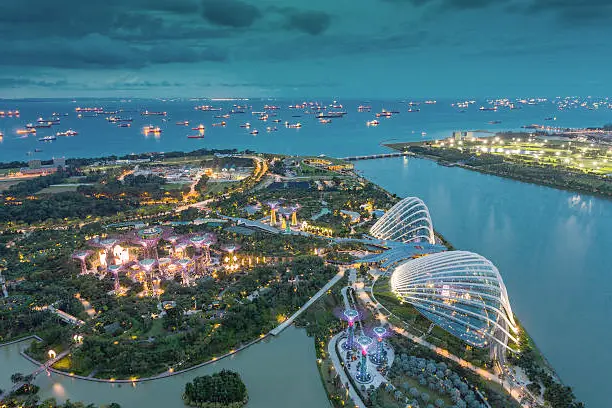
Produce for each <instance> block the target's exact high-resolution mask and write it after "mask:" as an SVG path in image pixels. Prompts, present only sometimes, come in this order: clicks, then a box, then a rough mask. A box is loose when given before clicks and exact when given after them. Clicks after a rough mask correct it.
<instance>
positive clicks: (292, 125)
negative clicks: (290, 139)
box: [285, 122, 302, 129]
mask: <svg viewBox="0 0 612 408" xmlns="http://www.w3.org/2000/svg"><path fill="white" fill-rule="evenodd" d="M285 127H287V128H288V129H299V128H301V127H302V124H301V123H300V122H297V123H289V122H285Z"/></svg>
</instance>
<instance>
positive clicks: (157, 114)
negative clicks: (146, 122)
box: [140, 110, 167, 116]
mask: <svg viewBox="0 0 612 408" xmlns="http://www.w3.org/2000/svg"><path fill="white" fill-rule="evenodd" d="M140 114H141V115H142V116H166V115H167V113H166V112H152V111H149V110H146V111H144V112H140Z"/></svg>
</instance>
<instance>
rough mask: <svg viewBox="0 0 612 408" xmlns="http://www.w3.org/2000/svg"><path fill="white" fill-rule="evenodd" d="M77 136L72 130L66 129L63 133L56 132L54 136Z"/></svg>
mask: <svg viewBox="0 0 612 408" xmlns="http://www.w3.org/2000/svg"><path fill="white" fill-rule="evenodd" d="M78 134H79V132H77V131H75V130H72V129H68V130H67V131H65V132H57V133H56V134H55V135H56V136H76V135H78Z"/></svg>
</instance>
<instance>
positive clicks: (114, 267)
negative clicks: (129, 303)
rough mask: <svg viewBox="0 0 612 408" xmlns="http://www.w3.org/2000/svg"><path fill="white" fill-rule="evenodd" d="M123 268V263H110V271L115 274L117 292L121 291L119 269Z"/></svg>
mask: <svg viewBox="0 0 612 408" xmlns="http://www.w3.org/2000/svg"><path fill="white" fill-rule="evenodd" d="M121 269H123V265H110V266H109V267H108V271H109V272H110V273H112V274H113V280H114V282H115V294H117V293H118V292H119V271H120V270H121Z"/></svg>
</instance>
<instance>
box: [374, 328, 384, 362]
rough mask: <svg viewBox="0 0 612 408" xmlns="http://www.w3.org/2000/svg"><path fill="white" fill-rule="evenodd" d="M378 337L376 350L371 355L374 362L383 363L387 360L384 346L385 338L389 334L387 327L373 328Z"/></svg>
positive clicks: (376, 337)
mask: <svg viewBox="0 0 612 408" xmlns="http://www.w3.org/2000/svg"><path fill="white" fill-rule="evenodd" d="M372 332H374V336H375V339H376V350H375V351H374V353H373V354H371V355H370V358H371V360H372V362H373V363H374V364H376V365H381V364H383V363H384V362H385V361H386V360H387V356H386V353H385V347H384V344H385V342H384V338H385V336H386V335H387V329H386V328H384V327H383V326H378V327H375V328H374V329H372Z"/></svg>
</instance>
